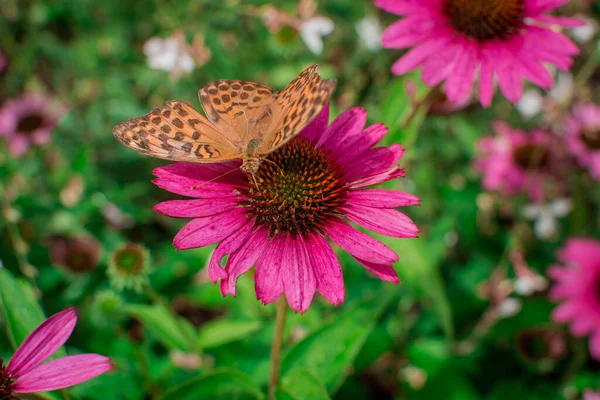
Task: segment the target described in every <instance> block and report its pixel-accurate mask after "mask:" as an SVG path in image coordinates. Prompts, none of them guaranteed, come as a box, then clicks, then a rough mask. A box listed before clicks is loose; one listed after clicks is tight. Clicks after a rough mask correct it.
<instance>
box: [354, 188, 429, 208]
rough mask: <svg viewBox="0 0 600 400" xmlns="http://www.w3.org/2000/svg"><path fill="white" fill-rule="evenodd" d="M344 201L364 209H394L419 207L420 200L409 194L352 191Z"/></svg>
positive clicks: (368, 190)
mask: <svg viewBox="0 0 600 400" xmlns="http://www.w3.org/2000/svg"><path fill="white" fill-rule="evenodd" d="M346 201H347V202H348V203H352V204H358V205H361V206H365V207H375V208H395V207H405V206H417V205H420V203H421V199H419V198H418V197H417V196H415V195H412V194H410V193H404V192H398V191H396V190H386V189H366V190H352V191H351V192H350V193H348V194H347V195H346Z"/></svg>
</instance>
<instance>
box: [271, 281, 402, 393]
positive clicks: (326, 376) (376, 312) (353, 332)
mask: <svg viewBox="0 0 600 400" xmlns="http://www.w3.org/2000/svg"><path fill="white" fill-rule="evenodd" d="M390 288H391V289H389V290H383V291H382V292H380V293H378V295H377V296H376V297H375V299H374V300H372V301H370V302H367V303H363V304H359V305H357V306H356V307H355V308H354V309H351V310H348V311H345V312H343V313H341V314H339V315H338V317H337V318H336V319H335V320H333V321H331V322H330V323H328V324H326V325H324V326H323V327H322V328H320V329H319V330H317V331H316V332H313V333H312V334H310V335H309V336H307V337H306V338H305V339H304V340H302V341H301V342H299V343H297V344H296V345H295V346H294V347H293V348H292V349H291V350H290V351H289V352H288V353H287V354H286V355H285V357H284V359H283V361H282V368H281V369H282V371H283V375H284V377H285V376H286V375H287V373H290V371H292V370H293V369H297V368H305V369H308V370H310V371H311V372H312V373H313V374H314V375H315V376H318V377H320V378H321V380H322V381H323V383H325V386H326V387H327V389H328V391H329V393H334V392H335V391H336V390H337V389H338V388H339V387H340V385H341V384H342V383H343V382H344V380H345V379H346V372H347V371H348V369H349V367H350V366H351V365H352V363H353V362H354V359H355V358H356V356H357V354H358V352H359V351H360V349H361V348H362V346H363V344H364V342H365V340H366V339H367V336H368V335H369V333H370V332H371V331H372V330H373V328H374V327H375V324H376V322H377V320H378V319H379V316H380V315H381V312H382V311H383V309H384V308H385V306H386V305H387V304H388V302H389V301H390V299H391V298H392V297H393V294H394V290H395V289H394V288H393V287H392V286H390Z"/></svg>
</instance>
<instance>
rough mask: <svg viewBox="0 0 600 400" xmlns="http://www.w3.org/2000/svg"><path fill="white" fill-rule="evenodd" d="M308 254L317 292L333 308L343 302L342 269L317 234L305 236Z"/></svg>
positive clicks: (327, 245)
mask: <svg viewBox="0 0 600 400" xmlns="http://www.w3.org/2000/svg"><path fill="white" fill-rule="evenodd" d="M306 245H307V248H308V253H309V255H310V257H311V259H312V266H313V271H314V273H315V278H316V280H317V290H318V291H319V293H321V295H322V296H323V297H325V299H327V301H329V302H330V303H331V304H333V305H334V306H337V305H338V304H339V303H343V302H344V297H345V292H344V278H343V274H342V268H341V266H340V262H339V261H338V259H337V257H336V255H335V253H334V251H333V249H332V248H331V246H330V245H329V243H327V241H326V240H325V239H323V237H322V236H321V235H319V234H318V233H309V234H308V235H307V236H306Z"/></svg>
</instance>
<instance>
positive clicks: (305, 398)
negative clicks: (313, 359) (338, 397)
mask: <svg viewBox="0 0 600 400" xmlns="http://www.w3.org/2000/svg"><path fill="white" fill-rule="evenodd" d="M281 386H283V390H284V391H285V392H286V393H288V394H289V395H291V396H292V397H293V398H294V399H295V400H330V399H331V398H330V397H329V395H328V394H327V389H325V385H323V382H321V381H320V380H319V379H318V378H317V377H316V376H315V375H314V374H313V373H312V372H310V371H309V370H307V369H295V370H293V371H291V372H290V373H288V374H287V375H286V376H285V377H284V378H283V379H282V382H281Z"/></svg>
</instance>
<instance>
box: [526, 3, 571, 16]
mask: <svg viewBox="0 0 600 400" xmlns="http://www.w3.org/2000/svg"><path fill="white" fill-rule="evenodd" d="M568 2H569V0H530V1H526V2H525V15H526V16H528V17H535V16H537V15H539V14H543V13H545V12H548V11H552V10H554V9H556V8H558V7H560V6H562V5H563V4H566V3H568Z"/></svg>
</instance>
